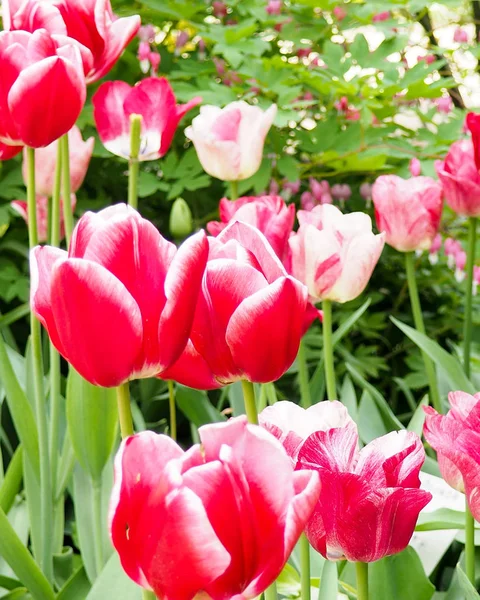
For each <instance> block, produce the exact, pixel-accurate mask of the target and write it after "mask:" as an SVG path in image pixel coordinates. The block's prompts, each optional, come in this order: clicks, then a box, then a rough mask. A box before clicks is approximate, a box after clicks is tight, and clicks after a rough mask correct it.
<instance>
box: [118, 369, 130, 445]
mask: <svg viewBox="0 0 480 600" xmlns="http://www.w3.org/2000/svg"><path fill="white" fill-rule="evenodd" d="M117 406H118V419H119V421H120V432H121V434H122V440H123V439H125V438H126V437H128V436H129V435H133V419H132V408H131V406H130V388H129V387H128V381H127V382H126V383H122V385H119V386H118V387H117Z"/></svg>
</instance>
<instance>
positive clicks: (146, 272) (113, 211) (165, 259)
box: [31, 204, 208, 387]
mask: <svg viewBox="0 0 480 600" xmlns="http://www.w3.org/2000/svg"><path fill="white" fill-rule="evenodd" d="M207 252H208V245H207V241H206V237H205V235H204V233H203V232H201V233H198V234H197V235H195V236H193V237H191V238H190V239H188V240H187V241H186V242H185V243H184V244H183V245H182V246H180V248H179V249H178V251H177V249H176V247H175V245H174V244H172V243H170V242H167V241H166V240H165V239H164V238H163V237H162V236H161V235H160V234H159V233H158V231H157V230H156V229H155V228H154V227H153V225H152V224H151V223H150V222H149V221H146V220H145V219H142V218H141V217H140V215H139V214H138V213H137V212H136V211H135V210H134V209H132V208H131V207H128V206H126V205H124V204H117V205H115V206H111V207H109V208H106V209H104V210H102V211H100V212H99V213H98V214H94V213H91V212H87V213H86V214H84V215H83V217H82V218H81V219H80V220H79V222H78V223H77V226H76V228H75V230H74V232H73V237H72V241H71V243H70V249H69V252H68V253H67V252H65V251H63V250H59V249H57V248H51V247H49V246H43V247H39V246H37V247H36V248H34V249H33V250H32V252H31V273H32V285H31V306H32V310H33V311H34V313H35V314H36V316H37V317H38V319H39V320H40V322H41V323H42V324H43V325H44V326H45V328H46V329H47V331H48V333H49V335H50V339H51V340H52V343H53V345H54V346H55V348H56V349H57V350H58V351H59V352H60V354H62V355H63V356H64V357H65V358H66V359H67V360H68V361H69V362H70V363H71V364H72V366H73V367H74V368H75V369H76V370H77V371H78V372H79V373H80V375H82V376H83V377H84V378H85V379H87V380H88V381H89V382H90V383H93V384H94V385H100V386H104V387H113V386H117V385H120V384H121V383H124V382H126V381H128V380H130V379H135V378H141V377H151V376H153V375H156V374H158V373H160V372H161V371H163V370H164V369H166V368H168V367H169V366H170V365H172V364H173V363H174V362H175V361H176V360H177V359H178V357H179V356H180V354H181V353H182V351H183V349H184V348H185V345H186V343H187V340H188V336H189V333H190V326H191V323H192V319H193V315H194V310H195V304H196V298H197V295H198V292H199V288H200V285H201V281H202V276H203V271H204V268H205V264H206V260H207Z"/></svg>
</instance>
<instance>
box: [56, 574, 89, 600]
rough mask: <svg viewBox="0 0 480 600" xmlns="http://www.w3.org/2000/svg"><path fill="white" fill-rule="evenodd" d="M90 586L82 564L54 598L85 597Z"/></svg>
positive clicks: (77, 598) (59, 599) (71, 599)
mask: <svg viewBox="0 0 480 600" xmlns="http://www.w3.org/2000/svg"><path fill="white" fill-rule="evenodd" d="M90 588H91V585H90V582H89V581H88V577H87V574H86V573H85V568H84V567H83V566H82V567H80V568H79V569H77V570H76V571H75V573H74V574H73V575H72V576H71V577H70V579H69V580H68V581H67V582H66V583H65V585H64V586H63V587H62V589H61V590H60V592H59V594H58V596H57V598H56V600H79V599H80V598H86V597H87V594H88V592H89V591H90Z"/></svg>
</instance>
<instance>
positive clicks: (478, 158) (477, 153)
mask: <svg viewBox="0 0 480 600" xmlns="http://www.w3.org/2000/svg"><path fill="white" fill-rule="evenodd" d="M465 124H466V126H467V128H468V130H469V131H470V133H471V135H472V142H473V150H474V157H475V166H476V167H477V170H478V169H480V115H479V114H477V113H468V114H467V118H466V120H465Z"/></svg>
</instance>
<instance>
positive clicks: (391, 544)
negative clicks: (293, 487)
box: [297, 424, 432, 562]
mask: <svg viewBox="0 0 480 600" xmlns="http://www.w3.org/2000/svg"><path fill="white" fill-rule="evenodd" d="M357 444H358V434H357V429H356V427H355V425H352V424H347V425H346V426H344V427H339V428H333V429H328V430H326V431H317V432H316V433H313V434H312V435H310V437H308V438H307V440H306V441H305V442H304V443H303V444H302V446H301V448H300V450H299V452H298V457H297V469H298V468H301V469H313V470H314V471H317V472H318V474H319V476H320V483H321V492H320V498H319V501H318V503H317V506H316V507H315V510H314V511H313V514H312V517H311V518H310V521H309V522H308V524H307V527H306V530H305V533H306V535H307V537H308V540H309V541H310V543H311V544H312V546H313V547H314V548H315V550H317V551H318V552H320V553H321V554H322V555H323V556H324V557H325V558H327V559H329V560H341V559H344V558H346V559H347V560H350V561H361V562H373V561H376V560H379V559H380V558H383V557H384V556H389V555H391V554H396V553H397V552H401V551H402V550H404V549H405V548H406V547H407V545H408V543H409V541H410V538H411V537H412V534H413V530H414V528H415V524H416V521H417V518H418V514H419V512H420V510H422V508H424V507H425V506H426V505H427V504H428V502H430V500H431V497H432V495H431V494H430V493H429V492H426V491H424V490H420V489H419V487H420V480H419V478H418V474H419V472H420V468H421V466H422V464H423V461H424V460H425V451H424V449H423V446H422V442H421V441H420V438H419V437H418V436H417V435H416V434H415V433H413V432H408V431H405V430H403V431H398V432H392V433H389V434H387V435H385V436H383V437H380V438H378V439H376V440H374V441H373V442H370V443H369V444H367V446H365V447H364V448H363V449H362V450H360V451H358V446H357Z"/></svg>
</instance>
